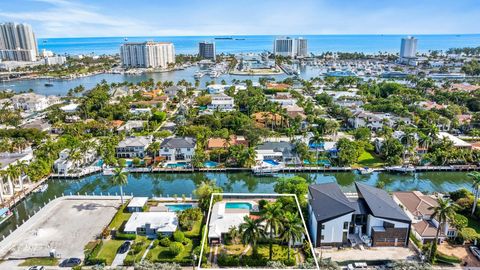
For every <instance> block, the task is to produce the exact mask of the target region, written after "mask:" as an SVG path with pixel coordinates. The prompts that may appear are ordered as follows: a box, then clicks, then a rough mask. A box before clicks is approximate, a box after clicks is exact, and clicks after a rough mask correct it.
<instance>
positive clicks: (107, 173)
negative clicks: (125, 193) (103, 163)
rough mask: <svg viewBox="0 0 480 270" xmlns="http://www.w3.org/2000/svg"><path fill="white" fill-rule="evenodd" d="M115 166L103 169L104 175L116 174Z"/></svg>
mask: <svg viewBox="0 0 480 270" xmlns="http://www.w3.org/2000/svg"><path fill="white" fill-rule="evenodd" d="M113 169H114V168H104V169H103V173H102V174H103V175H105V176H112V175H114V174H115V172H114V171H113Z"/></svg>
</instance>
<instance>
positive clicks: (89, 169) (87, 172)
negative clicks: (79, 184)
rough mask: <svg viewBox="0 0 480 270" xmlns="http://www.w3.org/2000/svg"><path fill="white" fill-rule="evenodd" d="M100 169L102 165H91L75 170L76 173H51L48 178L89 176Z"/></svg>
mask: <svg viewBox="0 0 480 270" xmlns="http://www.w3.org/2000/svg"><path fill="white" fill-rule="evenodd" d="M102 170H103V169H102V167H99V166H91V167H87V168H84V169H83V170H82V171H81V172H77V173H65V174H58V173H52V174H51V175H50V178H54V179H59V178H60V179H78V178H82V177H85V176H89V175H92V174H96V173H99V172H101V171H102Z"/></svg>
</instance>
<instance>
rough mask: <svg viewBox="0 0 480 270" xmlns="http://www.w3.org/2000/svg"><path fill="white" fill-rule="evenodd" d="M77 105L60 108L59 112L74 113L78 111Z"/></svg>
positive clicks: (72, 104) (71, 104)
mask: <svg viewBox="0 0 480 270" xmlns="http://www.w3.org/2000/svg"><path fill="white" fill-rule="evenodd" d="M78 106H79V104H76V103H70V104H67V105H65V106H62V107H60V110H62V111H63V112H65V113H76V112H77V110H78Z"/></svg>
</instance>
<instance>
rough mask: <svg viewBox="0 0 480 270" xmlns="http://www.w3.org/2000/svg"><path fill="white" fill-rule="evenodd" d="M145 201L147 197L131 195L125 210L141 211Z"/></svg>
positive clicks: (131, 211)
mask: <svg viewBox="0 0 480 270" xmlns="http://www.w3.org/2000/svg"><path fill="white" fill-rule="evenodd" d="M147 201H148V197H133V198H132V199H131V200H130V202H128V205H127V211H128V212H130V213H133V212H142V211H143V208H144V207H145V205H146V204H147Z"/></svg>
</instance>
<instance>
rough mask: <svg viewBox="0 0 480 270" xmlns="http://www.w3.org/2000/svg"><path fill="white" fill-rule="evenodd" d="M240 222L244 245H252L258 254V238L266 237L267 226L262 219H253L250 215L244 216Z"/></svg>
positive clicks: (254, 252) (253, 250)
mask: <svg viewBox="0 0 480 270" xmlns="http://www.w3.org/2000/svg"><path fill="white" fill-rule="evenodd" d="M243 221H244V223H242V224H240V229H239V232H240V235H241V240H242V244H243V245H251V246H252V252H253V254H257V243H258V240H260V239H261V238H264V237H265V227H264V226H263V225H262V224H261V222H262V221H261V220H260V219H252V218H250V217H249V216H245V217H244V218H243Z"/></svg>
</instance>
